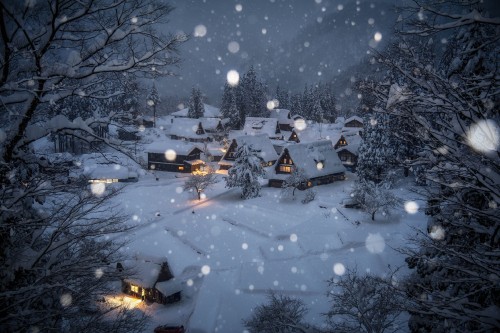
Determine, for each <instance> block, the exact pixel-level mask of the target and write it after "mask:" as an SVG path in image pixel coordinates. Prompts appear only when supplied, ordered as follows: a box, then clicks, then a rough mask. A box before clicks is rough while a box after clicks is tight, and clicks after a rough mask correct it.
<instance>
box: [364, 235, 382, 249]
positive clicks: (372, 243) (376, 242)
mask: <svg viewBox="0 0 500 333" xmlns="http://www.w3.org/2000/svg"><path fill="white" fill-rule="evenodd" d="M365 246H366V249H367V250H368V251H370V252H371V253H382V252H383V251H384V249H385V240H384V237H382V236H381V235H380V234H379V233H378V232H377V233H376V234H368V237H366V240H365Z"/></svg>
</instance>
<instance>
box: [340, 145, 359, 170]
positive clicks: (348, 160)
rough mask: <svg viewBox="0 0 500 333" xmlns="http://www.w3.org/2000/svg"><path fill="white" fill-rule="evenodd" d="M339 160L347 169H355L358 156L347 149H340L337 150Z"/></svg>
mask: <svg viewBox="0 0 500 333" xmlns="http://www.w3.org/2000/svg"><path fill="white" fill-rule="evenodd" d="M337 154H338V155H339V158H340V161H342V164H343V165H344V166H345V167H346V169H348V170H349V171H356V166H357V165H358V156H357V155H356V154H353V153H352V152H350V151H349V150H347V149H341V150H340V151H338V152H337Z"/></svg>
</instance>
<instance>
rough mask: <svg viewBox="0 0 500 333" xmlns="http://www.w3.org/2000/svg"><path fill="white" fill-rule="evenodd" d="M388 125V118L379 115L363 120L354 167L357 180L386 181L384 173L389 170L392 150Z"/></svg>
mask: <svg viewBox="0 0 500 333" xmlns="http://www.w3.org/2000/svg"><path fill="white" fill-rule="evenodd" d="M388 125H389V123H388V116H387V115H384V114H381V113H376V114H374V116H373V117H372V118H365V121H364V130H363V143H362V144H361V146H360V147H359V156H358V165H357V167H356V173H357V175H358V179H359V180H363V181H373V182H375V183H378V182H381V181H382V180H384V179H386V172H387V171H390V170H391V168H392V162H393V154H394V150H393V147H391V145H390V144H391V142H390V130H389V127H388Z"/></svg>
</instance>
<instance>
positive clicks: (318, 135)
mask: <svg viewBox="0 0 500 333" xmlns="http://www.w3.org/2000/svg"><path fill="white" fill-rule="evenodd" d="M295 133H296V134H297V136H298V137H299V140H300V142H301V143H304V142H314V141H318V140H324V139H326V140H331V141H332V142H334V143H336V142H337V141H338V139H339V138H340V133H341V127H339V126H338V124H317V123H309V124H308V125H307V127H306V128H305V129H303V130H301V131H300V130H298V129H295Z"/></svg>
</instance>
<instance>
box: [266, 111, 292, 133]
mask: <svg viewBox="0 0 500 333" xmlns="http://www.w3.org/2000/svg"><path fill="white" fill-rule="evenodd" d="M269 117H270V118H276V119H278V124H279V127H280V130H282V131H291V130H292V128H293V124H294V120H293V119H292V115H291V114H290V110H287V109H274V110H271V112H270V114H269Z"/></svg>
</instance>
